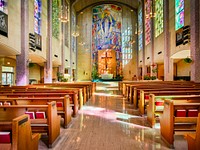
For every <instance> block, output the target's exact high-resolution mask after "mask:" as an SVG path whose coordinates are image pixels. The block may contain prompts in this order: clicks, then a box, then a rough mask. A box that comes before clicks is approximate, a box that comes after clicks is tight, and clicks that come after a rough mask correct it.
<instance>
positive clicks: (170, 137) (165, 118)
mask: <svg viewBox="0 0 200 150" xmlns="http://www.w3.org/2000/svg"><path fill="white" fill-rule="evenodd" d="M173 120H174V107H173V105H172V101H171V100H165V102H164V111H163V114H162V115H161V117H160V132H161V138H162V139H163V140H164V141H165V143H166V144H167V145H168V146H169V147H170V148H174V146H173V142H174V125H173V124H172V123H169V122H173Z"/></svg>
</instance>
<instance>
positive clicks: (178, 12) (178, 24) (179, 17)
mask: <svg viewBox="0 0 200 150" xmlns="http://www.w3.org/2000/svg"><path fill="white" fill-rule="evenodd" d="M175 17H176V18H175V29H176V30H178V29H180V28H182V27H183V26H184V0H176V1H175Z"/></svg>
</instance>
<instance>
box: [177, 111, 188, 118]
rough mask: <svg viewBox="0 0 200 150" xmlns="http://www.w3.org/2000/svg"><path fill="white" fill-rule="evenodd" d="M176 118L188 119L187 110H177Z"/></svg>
mask: <svg viewBox="0 0 200 150" xmlns="http://www.w3.org/2000/svg"><path fill="white" fill-rule="evenodd" d="M176 117H186V110H185V109H178V110H176Z"/></svg>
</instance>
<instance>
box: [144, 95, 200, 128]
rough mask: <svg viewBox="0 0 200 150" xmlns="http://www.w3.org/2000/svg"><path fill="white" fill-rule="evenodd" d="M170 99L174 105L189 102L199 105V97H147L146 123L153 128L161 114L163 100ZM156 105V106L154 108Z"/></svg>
mask: <svg viewBox="0 0 200 150" xmlns="http://www.w3.org/2000/svg"><path fill="white" fill-rule="evenodd" d="M165 99H171V100H173V101H176V103H183V102H185V103H186V102H190V103H200V95H162V96H155V94H150V95H149V105H148V106H147V121H148V122H149V124H150V125H151V126H152V127H154V125H155V122H156V119H157V118H158V116H160V115H161V114H162V113H163V109H164V105H163V104H164V100H165ZM156 103H158V105H157V106H156Z"/></svg>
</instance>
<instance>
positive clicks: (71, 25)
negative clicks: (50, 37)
mask: <svg viewBox="0 0 200 150" xmlns="http://www.w3.org/2000/svg"><path fill="white" fill-rule="evenodd" d="M72 4H73V3H72V2H71V3H70V4H69V6H70V8H69V12H70V21H69V28H70V31H69V34H70V36H69V41H70V44H69V48H70V54H69V55H70V61H69V64H70V68H69V69H68V74H69V75H70V77H71V79H72V65H73V64H72V53H73V51H72V47H73V46H72V40H73V39H72V38H73V37H72V29H73V24H72V17H71V16H72V15H71V14H72Z"/></svg>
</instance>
